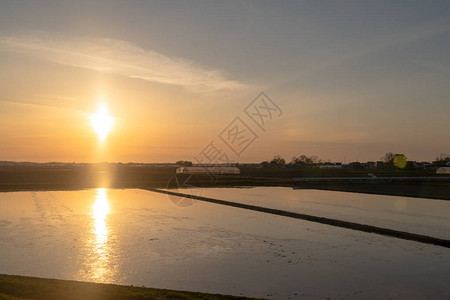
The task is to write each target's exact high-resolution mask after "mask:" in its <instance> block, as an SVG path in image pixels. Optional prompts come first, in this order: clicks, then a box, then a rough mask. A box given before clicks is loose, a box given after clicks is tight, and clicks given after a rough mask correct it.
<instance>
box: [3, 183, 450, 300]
mask: <svg viewBox="0 0 450 300" xmlns="http://www.w3.org/2000/svg"><path fill="white" fill-rule="evenodd" d="M201 193H202V195H204V196H211V197H212V196H214V197H216V198H222V199H226V200H235V201H243V202H246V203H252V204H258V205H261V206H270V207H273V206H275V207H276V208H280V209H285V210H293V211H301V212H306V213H314V214H315V215H322V216H327V217H330V216H331V217H339V218H341V219H343V218H348V219H349V220H355V219H356V220H359V221H361V220H363V221H367V222H365V223H372V222H375V223H376V225H382V224H387V225H389V226H392V227H396V229H397V228H400V229H405V228H407V229H410V230H408V231H412V232H415V231H416V230H421V228H422V229H423V228H425V229H423V231H421V232H420V233H435V234H434V235H435V236H442V237H447V238H448V229H449V227H448V226H449V220H448V216H449V213H448V207H449V206H448V205H447V204H449V205H450V202H444V201H437V200H423V199H422V201H423V202H420V203H422V205H423V207H422V209H420V203H419V204H417V203H415V202H414V201H416V200H417V199H412V200H411V198H408V199H403V200H401V201H402V203H403V201H406V204H402V205H401V206H400V207H403V210H398V209H396V208H395V207H396V206H395V204H392V203H391V205H393V207H394V208H389V209H388V206H389V204H388V202H389V201H391V202H392V201H395V200H393V198H389V196H377V197H374V196H372V195H362V194H351V193H340V192H322V191H307V190H291V189H288V188H267V187H265V188H253V189H206V190H202V191H201ZM355 195H357V196H355ZM355 197H356V198H355ZM358 197H360V198H361V199H365V200H361V201H363V202H358V199H357V198H358ZM366 197H367V198H366ZM333 198H334V199H336V200H335V202H333V201H332V200H331V199H333ZM410 200H411V201H410ZM374 201H375V202H374ZM383 201H384V202H383ZM174 203H176V201H174V199H173V198H169V197H168V196H166V195H163V194H159V193H154V192H149V191H142V190H114V189H113V190H110V189H92V190H82V191H54V192H13V193H0V273H6V274H18V275H29V276H39V277H51V278H61V279H74V280H83V281H94V282H108V283H119V284H133V285H136V286H148V287H161V288H170V289H182V290H190V291H203V292H212V293H223V294H232V295H245V296H255V297H265V298H274V299H289V298H290V299H296V298H308V299H324V298H325V299H326V298H327V297H331V298H333V299H334V298H355V299H356V298H358V299H359V298H389V297H392V298H409V299H414V298H416V299H423V298H434V299H439V298H441V299H448V298H449V297H450V283H449V281H448V278H450V251H449V250H448V249H446V248H443V247H437V246H432V245H425V244H421V243H416V242H411V241H404V240H400V239H394V238H389V237H383V236H379V235H375V234H368V233H362V232H358V231H352V230H347V229H342V228H335V227H331V226H327V225H322V224H315V223H311V222H307V221H302V220H296V219H289V218H286V217H281V216H273V215H268V214H262V213H259V212H253V211H248V210H243V209H238V208H232V207H226V206H220V205H216V204H211V203H203V202H194V203H193V205H190V206H187V207H181V206H179V205H175V204H174ZM361 203H363V204H361ZM383 203H384V204H383ZM413 203H414V204H413ZM333 205H334V206H333ZM417 205H419V206H417ZM397 206H398V205H397ZM435 206H437V208H436V207H435ZM430 207H435V208H430ZM305 210H306V211H305ZM395 211H396V212H395ZM402 211H403V213H401V212H402ZM394 212H395V213H394ZM417 215H420V217H418V216H417ZM377 222H378V223H380V222H381V224H378V223H377ZM384 227H386V226H384Z"/></svg>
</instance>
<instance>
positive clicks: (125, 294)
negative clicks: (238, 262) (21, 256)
mask: <svg viewBox="0 0 450 300" xmlns="http://www.w3.org/2000/svg"><path fill="white" fill-rule="evenodd" d="M3 299H5V300H19V299H20V300H22V299H27V300H28V299H38V300H41V299H43V300H44V299H45V300H59V299H67V300H78V299H83V300H91V299H92V300H104V299H115V300H119V299H134V300H141V299H161V300H163V299H217V300H219V299H250V298H244V297H233V296H225V295H217V294H205V293H193V292H183V291H173V290H163V289H152V288H141V287H133V286H120V285H113V284H100V283H88V282H78V281H68V280H57V279H43V278H35V277H24V276H12V275H0V300H3Z"/></svg>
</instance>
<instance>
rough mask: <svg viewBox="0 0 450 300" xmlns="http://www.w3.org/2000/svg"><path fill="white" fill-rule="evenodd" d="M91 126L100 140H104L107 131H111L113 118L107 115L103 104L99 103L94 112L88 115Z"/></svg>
mask: <svg viewBox="0 0 450 300" xmlns="http://www.w3.org/2000/svg"><path fill="white" fill-rule="evenodd" d="M89 118H90V119H91V124H92V127H93V128H94V130H95V132H96V133H97V135H98V138H99V139H100V141H104V140H105V138H106V136H107V135H108V133H109V132H110V131H111V129H112V126H113V123H114V118H113V117H111V116H110V115H108V111H107V110H106V106H105V105H99V106H98V111H97V113H96V114H94V115H92V116H90V117H89Z"/></svg>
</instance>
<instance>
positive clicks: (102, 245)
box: [79, 188, 115, 282]
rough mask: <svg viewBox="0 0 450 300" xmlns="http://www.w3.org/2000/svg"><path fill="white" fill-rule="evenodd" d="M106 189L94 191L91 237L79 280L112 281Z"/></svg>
mask: <svg viewBox="0 0 450 300" xmlns="http://www.w3.org/2000/svg"><path fill="white" fill-rule="evenodd" d="M107 192H108V190H107V189H105V188H98V189H97V190H96V193H95V202H94V204H93V205H92V223H91V224H92V227H91V229H90V234H89V235H90V236H91V238H90V239H89V241H88V244H87V248H86V255H85V259H84V260H85V263H84V268H83V270H81V272H80V276H79V277H80V278H79V279H81V280H87V281H96V282H112V281H113V280H114V275H115V270H114V267H113V262H112V261H111V256H112V253H111V252H112V249H111V241H110V239H111V232H110V231H111V229H110V226H109V218H108V215H109V213H110V204H109V200H108V193H107Z"/></svg>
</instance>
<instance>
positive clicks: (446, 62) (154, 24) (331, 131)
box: [0, 1, 450, 162]
mask: <svg viewBox="0 0 450 300" xmlns="http://www.w3.org/2000/svg"><path fill="white" fill-rule="evenodd" d="M0 80H1V84H0V161H1V160H15V161H36V162H48V161H62V162H73V161H75V162H97V161H112V162H175V161H177V160H191V161H193V160H194V157H197V156H198V155H199V153H200V152H201V151H202V150H203V149H204V148H205V147H206V146H207V145H208V144H209V143H210V142H211V141H213V143H214V144H215V145H216V146H217V147H219V148H220V149H222V150H223V151H224V152H227V153H228V155H229V156H230V158H231V159H232V160H234V161H240V162H260V161H262V160H267V159H270V158H271V157H273V155H275V154H280V155H282V156H284V157H285V158H287V159H288V160H290V158H291V157H292V156H293V155H300V154H307V155H313V154H314V155H318V156H319V157H320V158H322V159H324V160H327V159H330V160H332V161H344V160H345V161H349V160H351V161H355V160H360V161H367V160H378V159H380V157H381V156H382V155H383V154H384V153H385V152H388V151H392V152H396V153H404V154H406V156H407V157H408V159H412V160H419V161H420V160H432V159H434V158H435V157H436V156H437V155H438V154H440V153H449V152H450V117H449V115H450V2H449V1H329V2H327V1H280V2H278V1H222V2H219V1H217V2H215V1H158V2H156V1H155V2H149V1H148V2H147V1H1V2H0ZM262 91H263V92H265V93H266V94H267V95H268V96H269V97H270V98H271V99H272V100H273V102H274V103H276V105H277V106H278V107H279V108H280V109H281V110H282V114H281V115H280V116H274V118H273V119H272V120H270V121H268V122H267V127H266V128H265V131H264V130H262V129H261V128H259V127H258V126H257V125H256V124H255V123H254V122H253V121H252V120H251V119H250V118H249V117H248V116H247V115H246V114H245V112H244V109H245V108H246V107H247V105H249V104H250V103H251V102H252V101H253V99H255V97H256V96H257V95H258V94H259V93H260V92H262ZM99 106H100V107H102V106H103V107H104V109H105V111H107V114H108V116H110V117H112V118H113V124H112V127H111V131H110V132H109V133H108V134H107V135H106V137H105V138H104V139H103V140H102V139H100V138H99V136H98V135H97V133H96V131H95V130H94V128H93V126H92V125H93V124H92V118H93V115H95V114H96V113H97V112H98V110H99ZM236 117H239V118H240V119H241V120H242V121H243V122H244V123H245V124H246V125H247V126H248V127H249V128H250V129H251V130H252V131H253V132H254V133H255V134H256V135H257V136H258V138H257V139H256V140H255V141H254V142H253V143H252V144H250V145H249V146H248V147H247V148H246V149H245V151H243V152H242V153H241V155H240V157H238V156H236V155H235V154H233V152H232V151H231V150H230V148H229V147H228V146H227V145H225V143H224V142H223V140H221V139H220V138H219V134H220V133H221V132H222V131H223V130H224V129H225V128H226V127H227V126H228V125H229V124H230V122H232V121H233V120H234V119H235V118H236Z"/></svg>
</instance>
